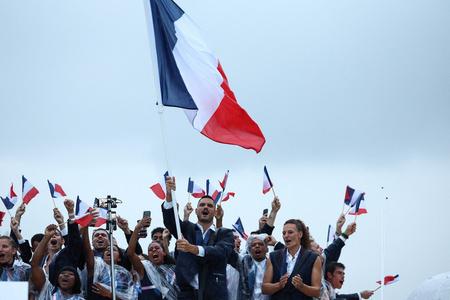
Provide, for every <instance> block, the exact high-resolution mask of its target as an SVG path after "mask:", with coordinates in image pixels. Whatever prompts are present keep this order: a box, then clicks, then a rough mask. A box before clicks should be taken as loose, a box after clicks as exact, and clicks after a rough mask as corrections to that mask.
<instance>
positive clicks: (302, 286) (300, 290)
mask: <svg viewBox="0 0 450 300" xmlns="http://www.w3.org/2000/svg"><path fill="white" fill-rule="evenodd" d="M304 286H305V284H304V283H303V282H302V287H301V288H300V289H299V290H298V291H299V292H301V291H302V289H303V287H304Z"/></svg>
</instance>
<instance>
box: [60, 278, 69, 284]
mask: <svg viewBox="0 0 450 300" xmlns="http://www.w3.org/2000/svg"><path fill="white" fill-rule="evenodd" d="M61 282H63V283H69V282H70V279H69V278H68V277H63V278H62V279H61Z"/></svg>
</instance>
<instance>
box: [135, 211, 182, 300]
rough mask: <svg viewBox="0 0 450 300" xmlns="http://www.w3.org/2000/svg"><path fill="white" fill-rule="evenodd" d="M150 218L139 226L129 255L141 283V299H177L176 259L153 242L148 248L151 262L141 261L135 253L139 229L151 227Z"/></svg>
mask: <svg viewBox="0 0 450 300" xmlns="http://www.w3.org/2000/svg"><path fill="white" fill-rule="evenodd" d="M151 220H152V219H151V218H150V217H145V218H143V219H142V220H141V221H140V222H139V223H138V224H137V225H136V228H135V230H134V232H133V235H132V236H131V239H130V245H129V247H128V250H127V253H128V257H129V258H130V260H131V263H132V264H133V268H134V269H135V270H136V273H137V274H139V279H140V282H141V293H140V294H139V299H145V300H160V299H176V298H177V292H178V286H177V285H176V284H175V259H174V258H172V257H171V256H170V255H169V254H167V253H166V252H165V250H164V247H163V245H162V244H161V243H160V242H158V241H152V242H151V243H150V245H149V246H148V257H149V260H143V261H141V260H140V259H139V257H138V256H137V255H136V253H134V247H135V245H136V242H137V240H138V234H139V229H140V228H143V227H149V226H150V223H151Z"/></svg>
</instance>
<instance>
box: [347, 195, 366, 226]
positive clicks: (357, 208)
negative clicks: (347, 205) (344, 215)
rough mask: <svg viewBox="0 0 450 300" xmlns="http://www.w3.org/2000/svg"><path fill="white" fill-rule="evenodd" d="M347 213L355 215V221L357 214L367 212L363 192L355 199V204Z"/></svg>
mask: <svg viewBox="0 0 450 300" xmlns="http://www.w3.org/2000/svg"><path fill="white" fill-rule="evenodd" d="M348 214H349V215H354V216H355V222H356V217H357V216H358V215H362V214H367V210H366V201H364V194H362V195H361V197H360V198H359V199H358V200H357V201H356V203H355V205H354V206H353V207H352V208H351V209H350V212H349V213H348Z"/></svg>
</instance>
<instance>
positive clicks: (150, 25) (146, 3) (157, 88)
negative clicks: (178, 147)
mask: <svg viewBox="0 0 450 300" xmlns="http://www.w3.org/2000/svg"><path fill="white" fill-rule="evenodd" d="M143 2H144V10H145V17H146V18H145V20H146V22H147V35H148V43H149V47H150V49H151V51H150V53H151V55H152V61H153V63H152V67H153V77H154V83H155V91H156V98H157V105H158V114H159V120H160V124H161V132H162V138H163V145H164V154H165V157H166V165H167V171H168V172H169V174H170V176H173V175H172V169H171V167H170V162H169V151H168V146H167V137H166V126H165V123H164V116H163V113H164V107H163V105H162V101H161V89H160V86H159V75H158V68H157V65H158V61H157V59H156V46H155V43H153V35H152V33H153V32H154V29H153V17H152V14H151V11H150V6H149V1H148V0H143ZM169 193H171V195H172V202H173V213H174V219H175V225H176V228H177V236H178V239H181V228H180V222H178V219H179V216H178V207H177V199H176V197H175V192H172V191H171V190H170V191H169Z"/></svg>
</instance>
